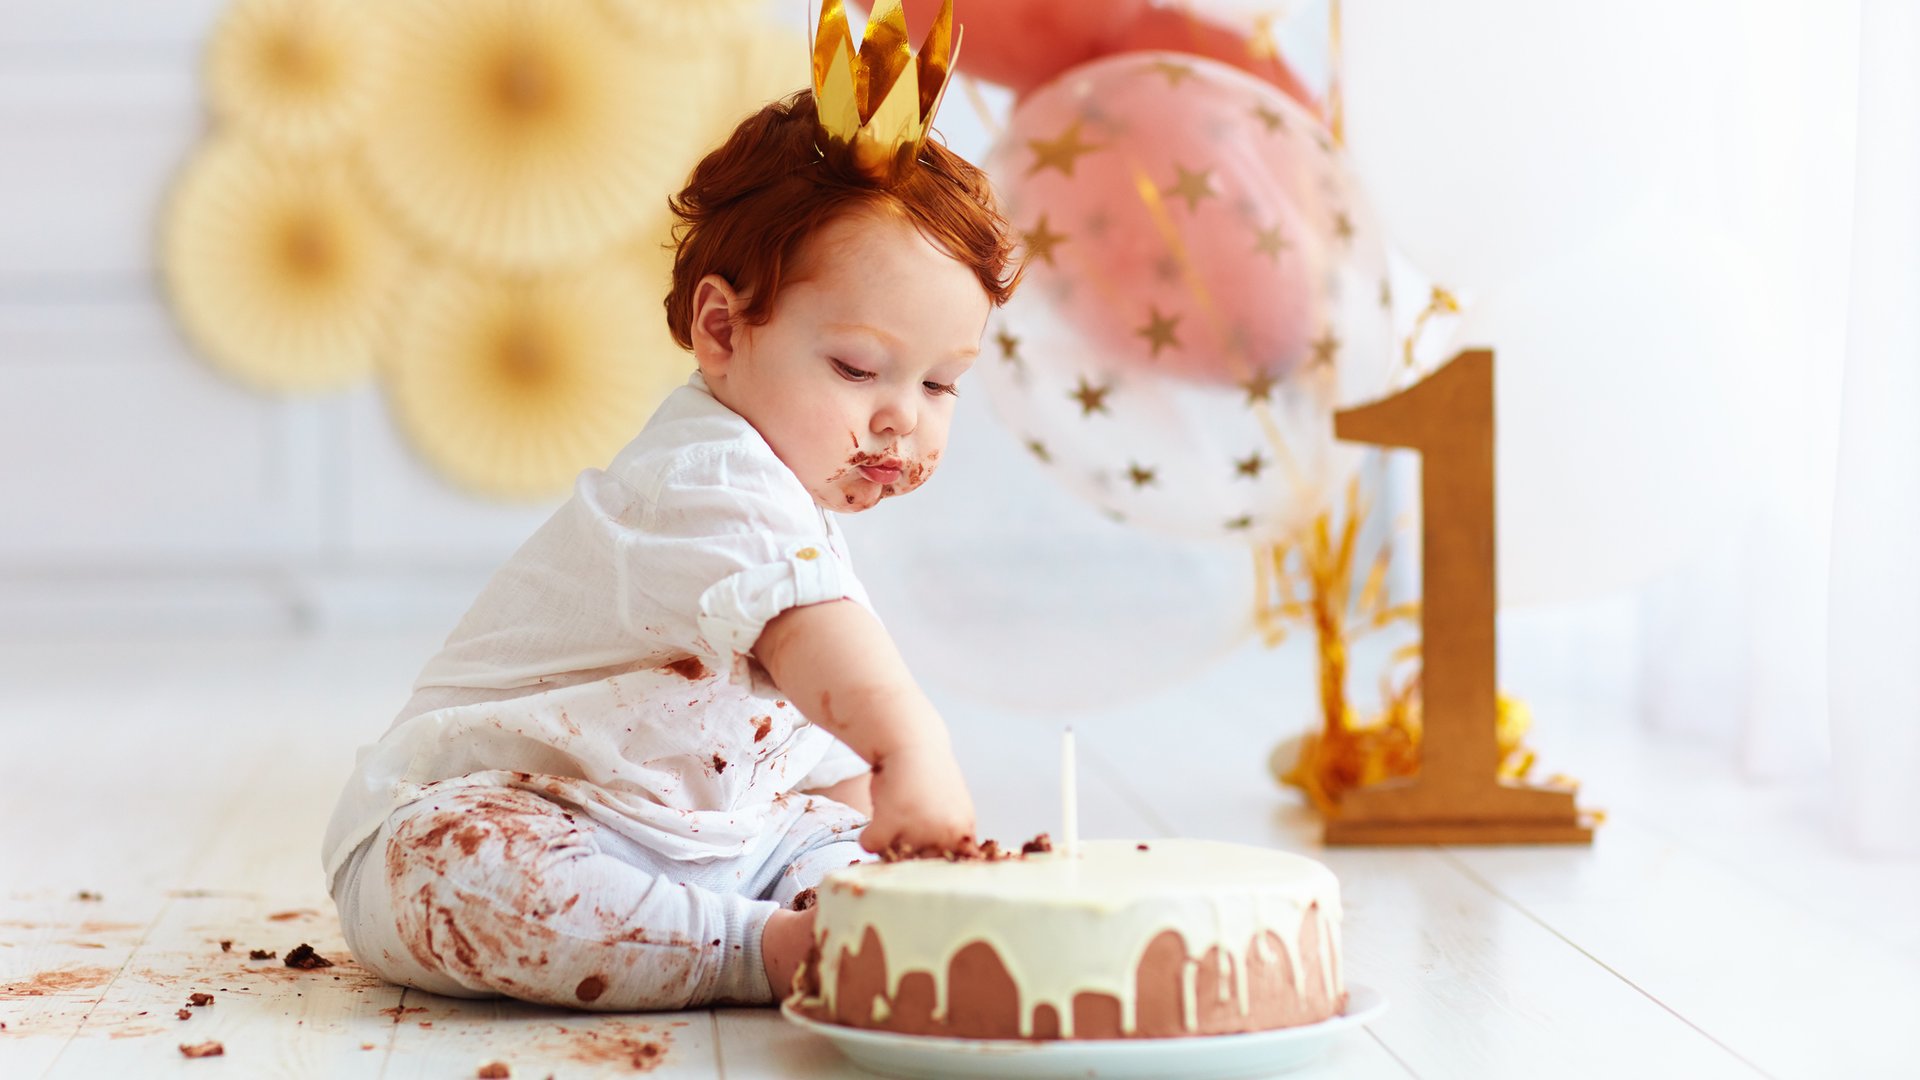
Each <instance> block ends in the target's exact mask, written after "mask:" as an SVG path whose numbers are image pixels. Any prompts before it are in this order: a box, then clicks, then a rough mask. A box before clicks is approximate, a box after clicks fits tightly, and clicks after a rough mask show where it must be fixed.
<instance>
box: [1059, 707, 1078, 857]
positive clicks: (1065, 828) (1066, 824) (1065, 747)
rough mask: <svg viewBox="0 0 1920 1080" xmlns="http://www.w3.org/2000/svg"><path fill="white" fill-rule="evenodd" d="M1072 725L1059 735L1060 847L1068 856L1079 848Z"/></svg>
mask: <svg viewBox="0 0 1920 1080" xmlns="http://www.w3.org/2000/svg"><path fill="white" fill-rule="evenodd" d="M1073 773H1074V764H1073V727H1072V726H1071V725H1069V726H1068V727H1067V730H1066V731H1065V732H1064V733H1063V734H1062V735H1061V736H1060V849H1061V850H1062V851H1064V852H1066V853H1067V855H1068V856H1069V857H1071V856H1074V855H1077V854H1078V853H1079V850H1080V799H1079V793H1078V792H1076V791H1075V790H1074V784H1073Z"/></svg>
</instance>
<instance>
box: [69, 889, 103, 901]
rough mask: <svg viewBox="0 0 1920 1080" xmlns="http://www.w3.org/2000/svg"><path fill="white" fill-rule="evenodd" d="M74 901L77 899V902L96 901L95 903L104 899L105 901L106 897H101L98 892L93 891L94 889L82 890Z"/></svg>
mask: <svg viewBox="0 0 1920 1080" xmlns="http://www.w3.org/2000/svg"><path fill="white" fill-rule="evenodd" d="M74 899H75V900H95V901H98V900H102V899H105V898H104V897H102V896H101V895H100V894H99V893H97V892H94V891H93V890H92V889H81V890H80V893H79V895H78V896H75V897H74Z"/></svg>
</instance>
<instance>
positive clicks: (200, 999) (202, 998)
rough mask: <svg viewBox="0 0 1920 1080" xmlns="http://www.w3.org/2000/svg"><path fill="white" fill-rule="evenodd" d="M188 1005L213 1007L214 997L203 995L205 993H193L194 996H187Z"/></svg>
mask: <svg viewBox="0 0 1920 1080" xmlns="http://www.w3.org/2000/svg"><path fill="white" fill-rule="evenodd" d="M187 1004H189V1005H211V1004H213V995H212V994H203V993H200V992H199V991H195V992H193V993H192V994H189V995H188V996H187Z"/></svg>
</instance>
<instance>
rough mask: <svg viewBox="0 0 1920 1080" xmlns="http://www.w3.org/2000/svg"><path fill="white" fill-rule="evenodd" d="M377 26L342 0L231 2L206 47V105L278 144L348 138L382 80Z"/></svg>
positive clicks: (326, 144)
mask: <svg viewBox="0 0 1920 1080" xmlns="http://www.w3.org/2000/svg"><path fill="white" fill-rule="evenodd" d="M386 31H387V24H386V22H385V20H383V19H380V18H376V17H371V16H370V15H369V12H368V9H367V6H366V5H359V4H353V3H349V2H344V0H238V2H236V3H235V4H234V5H233V6H232V7H231V8H228V9H227V13H226V15H225V16H224V17H222V19H221V20H220V25H219V28H218V29H217V30H216V31H215V32H214V35H213V41H212V44H211V45H210V47H209V48H208V51H207V88H208V94H209V96H210V97H211V98H212V100H213V109H214V112H215V114H216V115H218V116H219V117H220V118H221V119H222V120H224V121H226V122H228V123H231V124H233V125H235V126H236V127H237V128H239V129H240V130H241V131H243V132H245V133H246V134H247V135H248V136H249V137H251V138H254V139H257V140H258V141H259V142H261V143H263V144H265V145H268V146H272V147H275V148H279V149H285V150H290V151H295V152H314V151H320V150H326V149H330V148H331V147H333V146H335V145H337V144H340V143H343V142H347V141H351V140H352V139H353V138H356V137H357V136H358V135H359V131H358V128H359V126H360V123H361V121H362V120H363V119H364V118H365V117H366V116H367V115H368V114H369V113H370V112H371V111H372V109H373V107H374V105H375V104H376V103H377V102H378V101H379V99H380V95H381V91H382V89H384V87H385V85H386V61H387V56H388V51H387V34H386Z"/></svg>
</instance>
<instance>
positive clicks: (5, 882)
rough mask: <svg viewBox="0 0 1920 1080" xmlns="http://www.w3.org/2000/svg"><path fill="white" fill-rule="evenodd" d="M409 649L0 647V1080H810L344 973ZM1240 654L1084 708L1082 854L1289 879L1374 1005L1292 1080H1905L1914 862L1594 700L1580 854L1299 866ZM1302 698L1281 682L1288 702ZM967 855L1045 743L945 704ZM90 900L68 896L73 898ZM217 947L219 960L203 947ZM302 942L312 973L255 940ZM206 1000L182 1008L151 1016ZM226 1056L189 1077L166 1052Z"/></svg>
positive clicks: (1049, 740)
mask: <svg viewBox="0 0 1920 1080" xmlns="http://www.w3.org/2000/svg"><path fill="white" fill-rule="evenodd" d="M436 641H437V637H426V636H414V637H406V638H390V639H373V640H367V639H361V640H322V641H312V640H305V641H299V640H295V641H275V640H264V641H263V640H231V641H223V640H201V641H195V640H171V641H165V642H155V641H143V640H130V641H124V642H97V641H96V642H90V643H72V642H69V643H59V642H8V643H5V644H4V646H0V656H3V658H0V738H3V740H4V741H0V747H3V748H4V749H3V750H0V753H3V754H4V757H3V758H0V761H4V783H3V784H0V1024H4V1025H5V1027H4V1030H0V1077H7V1078H15V1077H21V1078H26V1077H40V1076H48V1077H93V1076H102V1077H136V1076H137V1077H146V1076H163V1075H170V1074H171V1073H173V1072H174V1071H175V1070H179V1071H182V1072H184V1073H188V1074H192V1075H201V1074H211V1073H216V1072H219V1073H223V1074H225V1075H229V1076H247V1077H282V1076H312V1077H358V1076H369V1077H371V1076H381V1077H391V1078H396V1080H399V1078H411V1077H462V1076H473V1075H474V1074H475V1071H476V1070H477V1068H478V1066H479V1065H480V1064H482V1063H483V1062H487V1061H492V1060H501V1061H505V1062H507V1063H509V1064H510V1065H511V1066H512V1069H513V1075H514V1076H515V1077H534V1078H540V1077H546V1076H549V1075H552V1076H555V1077H560V1078H566V1077H579V1076H598V1075H624V1074H628V1073H631V1072H634V1071H637V1070H636V1069H635V1067H634V1065H633V1060H634V1055H635V1054H636V1053H640V1052H641V1051H642V1048H643V1047H645V1046H646V1045H647V1044H649V1043H651V1044H654V1045H657V1046H659V1047H662V1048H664V1054H663V1055H661V1056H660V1058H659V1059H658V1061H657V1064H655V1066H654V1067H653V1069H652V1072H653V1073H654V1074H656V1075H658V1076H660V1077H679V1076H689V1077H693V1076H698V1077H708V1076H725V1077H728V1078H730V1080H747V1078H758V1077H800V1078H806V1077H830V1076H842V1075H848V1074H851V1073H852V1070H851V1069H850V1068H849V1067H848V1066H846V1065H845V1064H844V1062H843V1061H842V1060H841V1059H840V1058H839V1056H838V1055H837V1053H836V1051H835V1050H834V1049H833V1048H832V1047H831V1046H830V1045H827V1044H826V1043H824V1042H823V1041H820V1040H818V1039H816V1038H814V1037H812V1036H810V1035H807V1034H806V1033H803V1032H801V1031H798V1030H797V1029H794V1028H791V1027H790V1026H789V1025H787V1024H785V1023H784V1022H783V1021H782V1020H781V1019H780V1018H779V1017H778V1016H777V1015H776V1014H775V1013H773V1012H771V1011H769V1010H743V1009H728V1010H719V1011H700V1012H691V1013H685V1014H674V1015H634V1016H621V1017H603V1016H589V1015H584V1014H573V1013H567V1012H564V1011H560V1010H553V1009H546V1008H537V1007H530V1006H523V1005H518V1004H513V1003H476V1002H455V1001H452V1000H449V999H444V998H435V997H432V996H430V995H425V994H421V993H418V992H415V991H402V990H400V989H399V988H396V987H392V986H388V985H384V984H382V983H381V982H380V981H379V980H378V979H376V978H374V977H373V976H371V975H370V974H369V973H367V972H365V971H364V970H362V969H360V968H358V967H357V966H355V965H354V964H353V963H352V962H351V961H350V960H349V958H348V956H347V953H346V950H345V947H344V945H343V944H342V941H341V937H340V931H339V926H338V921H337V919H336V917H335V915H334V912H333V910H332V905H331V903H330V901H329V900H328V898H327V896H326V893H325V891H324V889H323V886H322V882H321V874H320V867H319V855H318V848H319V841H320V835H321V831H322V829H323V826H324V824H325V821H326V817H327V814H328V812H329V811H330V809H331V806H332V802H333V799H334V795H335V793H336V791H337V790H338V788H339V785H340V783H341V781H342V779H343V778H344V776H345V774H346V770H347V769H348V767H349V765H350V763H351V761H352V751H353V748H354V747H355V746H357V745H359V744H361V743H363V742H367V741H370V740H371V739H372V738H374V737H375V736H376V735H377V734H378V733H379V731H380V730H381V729H382V727H383V726H384V724H385V720H386V719H387V718H388V717H389V716H390V715H391V714H392V713H393V711H394V710H395V709H396V708H397V707H398V705H399V703H400V701H401V699H402V698H403V697H404V693H405V689H406V686H407V684H408V682H409V680H410V679H411V678H412V675H413V673H414V671H415V670H416V669H417V667H418V665H419V663H420V662H421V661H422V660H423V659H424V658H425V656H426V655H427V654H428V653H429V652H430V651H431V649H432V647H433V645H434V644H435V642H436ZM1271 660H1272V657H1271V656H1262V655H1261V654H1260V653H1259V652H1258V651H1257V650H1250V651H1249V652H1247V653H1244V654H1241V655H1240V656H1237V657H1236V658H1234V659H1233V660H1232V661H1230V662H1229V663H1228V664H1227V665H1225V666H1224V667H1222V668H1219V669H1216V670H1215V671H1213V672H1209V673H1207V674H1206V675H1204V676H1203V677H1201V678H1199V679H1197V680H1193V681H1190V682H1189V683H1188V684H1187V685H1185V686H1184V687H1183V688H1181V689H1180V690H1178V691H1176V692H1171V693H1168V694H1166V695H1163V696H1161V697H1159V698H1157V699H1154V700H1152V701H1148V702H1144V703H1141V704H1139V705H1136V706H1132V707H1129V708H1127V709H1125V710H1115V711H1109V712H1108V713H1105V714H1101V715H1097V716H1092V717H1085V716H1083V717H1080V718H1077V720H1076V734H1077V736H1078V742H1079V746H1080V750H1081V758H1082V766H1083V768H1082V775H1081V777H1080V790H1081V799H1082V804H1081V811H1080V818H1081V822H1082V828H1083V829H1084V831H1085V832H1086V833H1087V834H1088V835H1096V836H1097V835H1106V836H1139V837H1143V838H1151V837H1160V836H1205V837H1215V838H1221V839H1230V840H1236V841H1242V842H1246V843H1252V844H1265V845H1277V846H1281V847H1286V848H1291V849H1295V850H1302V851H1307V852H1309V853H1314V854H1317V855H1318V857H1320V858H1322V859H1324V860H1325V861H1326V862H1327V863H1328V864H1329V865H1331V866H1332V867H1333V869H1334V871H1335V872H1336V873H1337V874H1338V875H1339V877H1340V880H1341V883H1342V886H1343V889H1344V893H1345V898H1346V924H1345V935H1346V938H1345V940H1346V949H1345V953H1346V961H1347V972H1348V978H1349V980H1350V981H1352V982H1356V983H1364V984H1367V985H1370V986H1372V987H1374V988H1376V989H1378V990H1380V991H1382V992H1383V993H1384V994H1385V995H1386V997H1387V998H1388V1000H1389V1001H1390V1003H1391V1008H1390V1010H1389V1012H1388V1013H1387V1014H1386V1015H1385V1016H1384V1017H1383V1018H1382V1019H1380V1020H1378V1021H1377V1022H1375V1023H1374V1024H1372V1025H1371V1026H1370V1027H1369V1028H1368V1029H1366V1030H1365V1031H1356V1032H1351V1033H1348V1034H1346V1035H1344V1036H1342V1037H1341V1038H1340V1039H1339V1040H1338V1041H1337V1043H1336V1045H1335V1047H1334V1048H1333V1050H1332V1052H1331V1054H1330V1055H1329V1056H1328V1057H1327V1058H1325V1059H1323V1060H1322V1061H1321V1062H1320V1063H1318V1065H1316V1066H1315V1067H1314V1068H1313V1069H1311V1070H1308V1071H1306V1072H1303V1073H1297V1074H1294V1075H1297V1076H1301V1077H1303V1078H1307V1077H1336V1076H1338V1077H1351V1078H1367V1077H1406V1076H1414V1077H1424V1078H1437V1077H1473V1078H1487V1077H1576V1076H1578V1077H1585V1076H1594V1077H1601V1076H1609V1077H1610V1076H1637V1077H1668V1076H1672V1077H1689V1078H1691V1077H1718V1076H1755V1075H1760V1076H1770V1077H1783V1078H1785V1077H1805V1078H1810V1080H1824V1078H1828V1077H1835V1078H1838V1077H1868V1076H1906V1077H1913V1076H1920V865H1916V864H1914V863H1911V862H1907V863H1872V862H1864V861H1857V860H1853V859H1849V858H1846V857H1843V856H1842V855H1839V854H1837V853H1836V852H1835V851H1834V849H1833V847H1832V845H1831V844H1830V843H1829V842H1828V841H1827V840H1826V838H1825V835H1824V832H1823V829H1822V826H1821V824H1820V818H1819V811H1818V803H1817V801H1816V799H1815V798H1814V794H1813V793H1812V792H1811V791H1808V790H1806V789H1802V788H1789V789H1784V790H1767V789H1759V790H1756V789H1752V788H1749V787H1746V786H1743V785H1741V784H1739V783H1737V782H1735V781H1734V780H1733V779H1732V777H1731V776H1729V775H1728V773H1727V771H1726V769H1725V768H1724V766H1722V765H1720V764H1718V763H1717V762H1716V761H1715V759H1713V758H1711V757H1709V756H1706V755H1701V754H1687V753H1682V752H1678V751H1676V750H1674V749H1673V748H1672V747H1668V746H1664V745H1661V744H1659V743H1657V742H1655V741H1653V740H1650V739H1648V738H1646V737H1644V736H1638V735H1635V734H1634V731H1635V728H1634V725H1632V724H1631V723H1630V722H1629V719H1628V718H1626V717H1623V716H1619V715H1607V711H1606V710H1595V709H1591V708H1589V709H1586V710H1584V711H1583V710H1582V709H1580V708H1576V707H1573V706H1570V705H1567V704H1565V703H1554V702H1549V701H1539V700H1536V701H1535V702H1534V706H1535V709H1536V712H1537V713H1538V714H1539V715H1540V716H1541V727H1540V729H1539V731H1538V738H1537V740H1536V742H1537V743H1538V744H1539V745H1541V746H1542V748H1543V749H1545V750H1546V751H1547V753H1548V755H1549V757H1550V758H1551V759H1552V760H1553V763H1554V764H1556V765H1558V766H1561V767H1564V768H1566V769H1567V770H1568V771H1570V772H1573V773H1575V774H1577V775H1579V776H1581V777H1582V778H1583V779H1584V780H1586V781H1587V784H1588V789H1587V794H1586V795H1585V796H1584V798H1585V801H1587V802H1588V803H1589V804H1597V805H1600V806H1604V807H1605V809H1607V810H1608V811H1609V813H1610V817H1609V820H1608V822H1607V824H1606V825H1605V826H1604V828H1603V829H1602V831H1601V833H1600V837H1599V840H1598V842H1597V843H1596V844H1595V845H1594V846H1593V847H1592V848H1591V849H1585V848H1571V849H1554V848H1508V849H1467V848H1413V849H1392V850H1384V849H1381V850H1336V851H1328V852H1321V851H1319V850H1318V848H1317V844H1316V842H1315V839H1314V837H1315V831H1314V828H1313V822H1312V820H1311V819H1310V818H1309V817H1308V816H1307V815H1306V814H1305V813H1304V812H1303V811H1302V810H1301V809H1300V808H1299V805H1298V803H1297V801H1296V800H1295V799H1294V798H1293V797H1292V796H1291V795H1289V794H1286V793H1283V792H1281V791H1279V790H1277V789H1276V788H1274V786H1273V785H1272V784H1271V782H1270V781H1269V780H1268V779H1267V778H1266V775H1265V772H1264V758H1265V756H1266V753H1267V750H1268V748H1269V747H1270V745H1271V744H1272V743H1273V741H1274V740H1275V737H1276V736H1277V735H1278V734H1280V733H1281V732H1282V731H1283V730H1284V729H1286V728H1289V727H1297V726H1298V725H1299V723H1300V719H1299V718H1300V716H1301V711H1302V709H1303V707H1305V705H1306V704H1307V703H1308V699H1307V698H1306V697H1305V696H1304V695H1305V689H1306V688H1305V687H1304V686H1300V685H1296V684H1295V683H1293V682H1289V681H1288V680H1287V679H1285V678H1279V677H1275V678H1274V679H1273V680H1272V684H1271V686H1269V682H1268V677H1267V672H1269V671H1272V670H1277V666H1276V665H1273V664H1271ZM1296 682H1297V680H1296ZM946 715H947V717H948V720H949V722H950V724H951V725H952V726H953V728H954V730H955V733H956V739H957V741H958V744H959V747H960V752H961V755H962V759H963V763H964V765H965V767H966V769H967V772H968V776H969V778H970V780H971V782H972V784H973V787H974V791H975V797H976V801H977V802H978V803H979V805H980V810H981V826H982V831H983V833H984V834H985V835H991V836H998V837H1002V838H1006V837H1019V836H1028V835H1032V834H1033V833H1034V832H1037V831H1041V830H1042V829H1048V828H1051V827H1053V824H1054V821H1055V815H1056V809H1057V807H1056V801H1055V800H1056V797H1057V796H1056V792H1057V778H1058V771H1057V770H1058V766H1057V758H1056V746H1057V740H1058V726H1057V725H1056V724H1053V723H1050V722H1043V721H1039V720H1035V719H1033V718H1030V717H1016V716H1004V715H996V714H993V713H990V712H986V711H983V710H980V709H977V708H964V707H960V706H957V705H954V706H950V707H948V708H947V709H946ZM83 890H84V891H86V892H89V893H93V894H97V895H98V897H99V899H79V898H78V896H79V894H80V893H81V892H82V891H83ZM223 942H231V943H232V945H231V951H224V950H223V948H222V943H223ZM303 943H305V944H309V945H311V946H312V947H313V948H314V949H315V950H317V951H318V952H319V953H320V954H321V955H322V956H325V957H327V958H330V959H333V960H334V961H335V964H334V966H333V967H331V968H322V969H318V970H313V971H301V970H296V969H292V968H288V967H286V966H285V965H284V964H283V963H282V962H281V961H280V960H279V959H274V960H252V959H249V958H248V954H249V951H250V950H253V949H266V950H271V951H273V952H275V953H277V954H279V956H282V957H284V956H285V954H286V953H287V951H288V950H290V949H292V948H294V947H295V946H297V945H300V944H303ZM195 992H202V993H206V994H209V995H211V996H212V998H213V1003H212V1004H210V1005H206V1006H201V1007H196V1008H190V1009H189V1010H188V1012H189V1019H186V1020H181V1019H178V1018H177V1016H176V1012H177V1010H179V1009H181V1008H182V1007H183V1006H186V1004H187V1002H188V1000H189V995H190V994H192V993H195ZM204 1040H218V1041H219V1042H220V1043H222V1044H224V1046H225V1051H226V1052H225V1055H224V1056H223V1057H221V1058H217V1059H201V1060H188V1059H186V1058H185V1057H183V1055H182V1054H181V1052H180V1051H179V1049H178V1047H179V1045H180V1044H182V1043H197V1042H201V1041H204Z"/></svg>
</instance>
